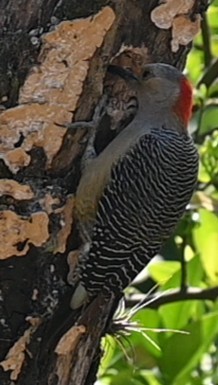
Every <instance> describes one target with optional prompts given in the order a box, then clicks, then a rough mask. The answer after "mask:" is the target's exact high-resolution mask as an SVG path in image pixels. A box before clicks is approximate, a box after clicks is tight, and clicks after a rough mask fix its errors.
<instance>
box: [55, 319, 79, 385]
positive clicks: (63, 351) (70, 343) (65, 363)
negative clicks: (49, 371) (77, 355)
mask: <svg viewBox="0 0 218 385" xmlns="http://www.w3.org/2000/svg"><path fill="white" fill-rule="evenodd" d="M85 332H86V328H85V326H84V325H79V326H73V327H72V328H71V329H69V330H68V331H67V333H65V334H64V335H63V337H62V338H61V340H60V341H59V343H58V345H57V346H56V348H55V353H56V354H57V355H58V357H57V363H56V373H57V376H58V384H60V385H67V384H68V383H69V382H68V380H69V374H70V370H71V362H72V355H73V352H74V351H75V349H76V347H77V345H78V343H79V341H80V339H81V338H82V336H83V335H84V334H85Z"/></svg>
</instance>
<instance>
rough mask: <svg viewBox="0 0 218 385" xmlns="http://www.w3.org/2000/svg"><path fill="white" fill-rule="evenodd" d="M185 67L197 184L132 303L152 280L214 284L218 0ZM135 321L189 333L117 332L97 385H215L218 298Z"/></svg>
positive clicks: (162, 309) (217, 265) (180, 285)
mask: <svg viewBox="0 0 218 385" xmlns="http://www.w3.org/2000/svg"><path fill="white" fill-rule="evenodd" d="M186 71H187V75H188V77H189V78H190V79H191V81H192V82H193V84H194V86H195V105H194V114H193V119H192V121H191V124H190V130H191V132H192V134H193V137H194V139H195V142H196V144H197V146H198V148H199V153H200V172H199V183H198V188H197V192H196V193H195V195H194V197H193V200H192V202H191V205H190V207H189V208H188V210H187V213H186V215H185V216H184V218H183V220H182V221H181V223H180V224H179V226H178V228H177V230H176V232H175V234H174V236H173V237H172V238H171V239H170V240H169V242H168V243H167V245H165V247H164V249H163V250H162V254H161V256H159V257H158V258H156V260H155V261H154V262H153V263H152V264H150V266H149V267H148V268H147V269H146V271H144V272H143V274H142V275H141V277H139V279H138V280H137V281H136V282H135V285H134V286H133V287H132V288H130V289H128V292H127V295H128V296H129V298H130V300H129V304H130V305H131V303H132V304H133V303H134V300H133V298H134V295H135V294H136V293H138V294H140V293H141V294H140V295H142V293H146V292H148V290H150V289H151V288H152V287H153V288H155V293H156V294H155V295H156V296H160V295H161V293H162V292H163V291H164V292H165V294H166V291H169V290H170V291H172V290H177V291H180V294H181V298H182V297H183V295H184V297H185V294H186V293H187V288H188V291H189V292H193V293H195V292H196V288H198V291H200V292H202V293H203V292H205V290H206V292H207V289H210V288H217V289H218V216H217V214H218V78H217V77H218V0H216V1H213V2H212V4H211V5H210V8H209V10H208V13H207V15H206V16H205V17H204V19H203V21H202V32H201V34H200V35H199V36H197V38H196V39H195V42H194V45H193V49H192V51H191V53H190V54H189V56H188V60H187V66H186ZM165 294H164V295H165ZM202 298H203V297H202ZM131 301H132V302H131ZM154 307H155V306H154ZM133 320H137V322H138V324H140V326H141V328H142V327H144V328H145V329H146V328H153V329H176V330H178V329H180V330H182V331H186V332H188V334H181V333H177V332H175V331H171V330H168V331H161V332H158V331H155V330H153V331H151V330H149V331H148V330H141V332H140V333H139V332H132V333H131V335H129V336H128V337H127V338H124V337H123V338H121V339H120V343H122V346H123V349H121V347H120V343H119V344H118V343H117V342H116V340H115V338H112V337H106V339H105V341H104V345H105V346H104V350H105V351H106V354H105V356H104V358H103V360H102V365H101V369H100V373H99V380H98V382H97V383H98V385H124V384H125V385H133V384H134V385H216V384H218V352H217V346H218V301H215V300H210V299H206V300H203V299H202V300H199V299H198V300H197V299H196V300H184V299H183V300H180V301H177V302H173V303H166V304H164V305H162V306H156V308H153V309H152V308H150V306H149V305H147V307H146V306H145V307H144V309H142V310H140V311H138V312H137V314H136V315H135V316H134V317H133ZM150 339H151V340H152V341H151V340H150Z"/></svg>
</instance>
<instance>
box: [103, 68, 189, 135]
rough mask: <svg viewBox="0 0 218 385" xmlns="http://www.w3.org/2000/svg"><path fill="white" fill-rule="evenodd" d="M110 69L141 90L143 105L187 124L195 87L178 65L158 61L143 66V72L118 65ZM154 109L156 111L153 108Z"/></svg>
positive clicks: (140, 103) (138, 90)
mask: <svg viewBox="0 0 218 385" xmlns="http://www.w3.org/2000/svg"><path fill="white" fill-rule="evenodd" d="M109 72H110V73H113V74H115V75H118V76H120V77H122V78H123V79H124V80H125V81H126V82H127V83H128V84H129V85H130V87H132V88H134V89H135V90H136V92H137V97H138V103H139V108H141V109H142V110H144V111H145V112H146V111H149V109H150V110H151V109H153V113H154V114H155V113H157V112H158V111H159V112H160V113H161V114H163V115H164V114H165V112H166V113H168V112H170V113H172V114H174V115H175V116H176V118H178V120H179V121H180V122H181V124H182V125H183V126H184V127H187V124H188V121H189V120H190V118H191V112H192V86H191V84H190V83H189V81H188V80H187V78H186V77H185V76H184V75H183V74H182V73H181V72H180V71H179V70H178V69H176V68H175V67H173V66H171V65H168V64H162V63H154V64H147V65H145V67H144V68H143V73H142V75H141V76H140V77H139V76H136V75H135V74H133V73H132V71H130V70H128V69H124V68H121V67H118V66H113V65H111V66H109ZM151 112H152V111H151Z"/></svg>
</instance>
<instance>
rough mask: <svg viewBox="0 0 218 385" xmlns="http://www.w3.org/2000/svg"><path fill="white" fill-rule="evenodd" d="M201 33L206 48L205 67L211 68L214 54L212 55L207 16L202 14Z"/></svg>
mask: <svg viewBox="0 0 218 385" xmlns="http://www.w3.org/2000/svg"><path fill="white" fill-rule="evenodd" d="M201 31H202V38H203V48H204V64H205V67H209V65H210V64H211V61H212V53H211V45H210V32H209V26H208V22H207V15H206V14H205V13H203V14H202V21H201Z"/></svg>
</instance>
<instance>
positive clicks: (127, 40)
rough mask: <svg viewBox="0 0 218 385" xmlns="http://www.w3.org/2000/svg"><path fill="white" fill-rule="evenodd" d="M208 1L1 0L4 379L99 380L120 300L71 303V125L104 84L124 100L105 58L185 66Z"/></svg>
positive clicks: (75, 157) (81, 140)
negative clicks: (78, 307)
mask: <svg viewBox="0 0 218 385" xmlns="http://www.w3.org/2000/svg"><path fill="white" fill-rule="evenodd" d="M206 7H207V1H206V0H192V1H191V0H190V2H189V4H188V5H186V2H184V1H183V0H182V1H180V0H177V1H172V0H171V1H170V0H168V1H167V0H165V3H164V4H163V3H161V5H159V1H158V0H147V1H144V0H138V1H133V0H116V1H114V0H111V1H109V0H84V1H78V0H62V1H58V0H47V1H43V0H21V1H17V0H7V1H5V0H0V43H1V44H0V47H1V48H0V103H1V104H0V133H1V134H0V135H1V140H0V155H1V156H0V172H1V179H0V241H1V249H0V259H1V262H0V293H1V296H0V330H1V333H0V361H1V363H0V382H1V385H9V384H12V383H13V384H19V385H27V384H28V385H29V384H40V385H44V384H52V385H53V384H59V385H70V384H71V385H72V384H76V385H82V384H86V385H91V384H93V383H94V381H95V378H96V372H97V369H98V365H99V360H100V347H99V345H100V339H101V337H102V335H104V334H105V332H106V330H107V328H108V325H109V323H110V319H111V316H112V314H113V310H114V308H115V304H114V298H113V296H112V297H111V298H109V299H108V300H107V301H105V298H103V297H102V296H101V295H100V296H99V297H98V298H97V299H96V300H95V301H94V302H93V303H92V304H91V305H90V306H89V307H88V308H87V309H85V310H82V311H77V312H74V313H73V312H72V311H71V310H70V307H69V303H70V297H71V295H72V289H73V288H72V287H71V286H70V285H69V284H68V281H67V274H68V270H69V268H68V263H67V258H68V262H69V261H71V262H72V263H76V262H75V260H76V252H72V250H74V249H77V248H78V247H79V246H80V243H81V241H80V239H79V234H78V231H77V230H76V226H75V220H74V217H73V209H74V193H75V191H76V187H77V185H78V181H79V178H80V174H81V171H80V170H81V168H80V163H81V157H82V154H83V152H84V149H85V144H86V138H87V132H86V130H85V129H82V130H79V131H76V132H72V131H70V130H68V129H67V128H66V127H65V126H66V124H69V123H70V122H72V121H77V120H90V119H91V118H92V115H93V112H94V109H95V107H96V105H97V103H98V101H99V99H100V97H101V96H102V95H103V94H104V93H107V92H108V89H110V93H111V95H112V96H113V97H117V98H118V99H119V94H120V92H121V90H120V89H119V88H117V87H116V79H115V78H114V77H113V76H112V75H107V76H106V72H107V66H108V64H109V63H110V62H116V63H117V64H119V65H121V66H126V67H131V68H133V69H134V70H135V71H136V72H137V71H138V72H140V70H141V69H142V66H143V64H144V63H146V62H165V63H169V64H172V65H174V66H176V67H177V68H179V69H183V67H184V64H185V61H186V56H187V54H188V52H189V50H190V47H191V41H192V39H193V37H194V36H195V34H196V33H197V32H198V30H199V27H200V15H201V13H202V12H204V11H205V9H206ZM110 128H111V127H110V125H108V124H106V123H105V125H103V127H101V130H99V132H98V138H96V148H97V152H98V153H99V152H100V151H101V150H102V148H103V147H104V146H106V145H107V143H108V142H109V141H110V140H111V139H112V138H113V135H114V134H113V133H112V131H111V129H110ZM115 134H116V132H115ZM69 263H70V262H69ZM72 263H71V266H72ZM65 320H66V322H65ZM75 323H76V324H75ZM62 325H64V326H63V327H62Z"/></svg>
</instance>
